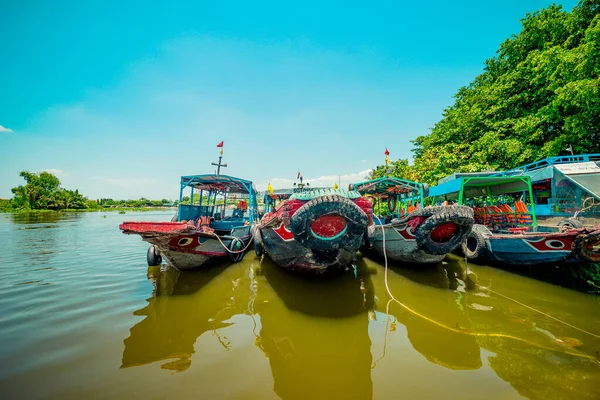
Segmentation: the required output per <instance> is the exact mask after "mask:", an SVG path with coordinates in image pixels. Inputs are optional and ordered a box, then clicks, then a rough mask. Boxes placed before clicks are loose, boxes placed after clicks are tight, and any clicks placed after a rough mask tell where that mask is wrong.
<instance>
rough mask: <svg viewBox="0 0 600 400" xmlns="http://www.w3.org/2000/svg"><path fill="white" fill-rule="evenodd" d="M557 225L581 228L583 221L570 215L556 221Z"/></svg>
mask: <svg viewBox="0 0 600 400" xmlns="http://www.w3.org/2000/svg"><path fill="white" fill-rule="evenodd" d="M558 227H560V228H568V229H577V228H583V223H582V222H581V221H579V220H578V219H577V218H574V217H571V218H567V219H563V220H562V221H560V222H559V223H558Z"/></svg>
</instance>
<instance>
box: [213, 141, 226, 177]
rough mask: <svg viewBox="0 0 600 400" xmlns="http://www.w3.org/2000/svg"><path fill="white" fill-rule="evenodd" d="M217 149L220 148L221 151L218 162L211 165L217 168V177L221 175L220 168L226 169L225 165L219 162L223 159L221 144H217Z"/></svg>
mask: <svg viewBox="0 0 600 400" xmlns="http://www.w3.org/2000/svg"><path fill="white" fill-rule="evenodd" d="M217 147H220V148H221V151H220V152H219V162H218V163H212V165H216V166H217V176H219V175H220V174H221V167H227V163H224V164H223V163H221V160H222V159H223V142H221V143H219V144H218V145H217Z"/></svg>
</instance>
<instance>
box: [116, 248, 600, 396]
mask: <svg viewBox="0 0 600 400" xmlns="http://www.w3.org/2000/svg"><path fill="white" fill-rule="evenodd" d="M249 261H250V260H249ZM384 275H385V274H384V270H383V268H382V267H381V266H380V265H377V264H376V263H374V262H373V261H370V260H366V259H360V258H359V261H358V264H357V267H356V269H350V270H348V271H346V272H344V273H342V274H339V275H337V276H334V277H330V278H329V279H328V277H326V276H325V277H321V279H305V278H302V277H298V276H296V275H292V274H289V273H288V272H287V271H286V270H283V269H281V268H279V267H277V266H276V265H275V264H273V263H272V262H271V261H270V260H269V259H268V258H265V259H264V260H262V264H261V265H260V266H259V262H258V260H257V259H253V260H251V261H250V262H242V263H238V264H234V265H222V266H215V267H214V268H209V269H207V270H200V271H187V272H179V271H175V270H167V271H160V270H159V269H152V268H151V269H149V278H150V280H151V281H152V282H153V283H154V285H155V290H154V293H153V296H152V297H151V298H150V299H148V303H147V305H146V306H145V307H144V308H142V309H140V310H138V311H136V312H135V313H134V314H135V315H138V316H143V317H144V319H143V320H141V321H139V322H137V323H136V324H135V325H134V326H133V327H132V328H131V329H130V335H129V337H128V338H127V339H125V340H124V344H125V349H124V351H123V355H122V365H121V367H122V368H127V367H132V366H139V365H145V364H152V363H156V364H157V365H159V366H160V368H162V369H166V370H169V371H175V372H180V371H186V373H185V374H177V376H178V377H182V376H183V377H184V378H186V382H187V384H188V385H192V386H193V385H197V386H198V387H199V388H201V389H199V390H205V391H206V390H209V389H210V391H211V395H212V397H219V396H220V397H227V396H229V397H252V398H268V397H269V396H271V393H272V392H271V388H272V390H273V392H274V393H275V394H276V395H277V396H279V397H280V398H282V399H287V400H289V399H306V398H308V399H320V398H328V399H330V398H356V399H370V398H373V397H374V396H382V397H383V398H388V397H389V398H393V397H394V396H396V395H397V393H399V392H402V391H403V392H402V393H405V394H407V396H408V397H411V398H431V397H435V398H437V397H440V396H443V395H444V393H446V392H448V393H454V392H457V391H462V392H464V394H465V396H466V397H467V398H483V397H485V396H486V395H487V393H489V392H490V391H492V392H493V391H496V390H497V391H498V393H496V395H497V397H496V398H514V397H517V396H519V395H520V396H524V397H527V398H529V399H540V400H541V399H546V398H560V399H573V400H575V399H578V400H580V399H581V400H588V399H589V400H591V399H598V398H600V386H598V385H597V382H600V361H599V360H598V359H597V357H599V355H598V353H597V352H598V351H600V338H599V337H597V336H594V335H598V334H599V332H600V320H599V319H598V311H599V308H598V306H599V304H598V303H597V301H596V299H595V298H594V297H592V296H589V295H586V294H583V293H579V292H575V291H570V290H567V289H561V288H557V287H556V286H554V285H550V284H547V283H544V282H540V281H537V280H533V279H528V278H523V277H517V278H516V277H515V275H514V274H511V273H507V272H505V271H501V270H498V269H494V268H489V267H483V266H470V267H469V273H468V275H469V278H467V270H466V266H465V263H464V260H462V259H460V258H458V257H450V258H447V259H446V260H445V262H444V263H441V264H438V265H437V266H436V267H435V268H431V269H416V270H415V269H412V270H411V269H408V268H398V267H396V266H394V267H392V268H390V269H389V271H388V284H389V288H390V290H391V291H392V293H393V294H394V296H395V297H396V298H397V299H398V301H399V302H401V304H399V303H396V302H391V303H389V304H388V300H389V295H388V294H387V290H386V287H385V282H384ZM486 288H490V289H492V290H493V291H490V290H488V289H486ZM375 293H376V294H377V296H378V298H379V300H378V301H377V314H376V313H375V311H374V309H375V303H376V298H375ZM535 310H538V311H539V312H538V311H535ZM385 312H387V314H388V315H386V314H385ZM548 315H552V316H553V317H554V318H557V319H560V320H564V321H565V322H566V323H568V324H570V325H572V326H569V325H566V324H564V323H561V322H559V321H557V320H556V319H553V318H550V317H549V316H548ZM375 316H377V318H376V321H374V319H375ZM388 316H389V320H386V318H388ZM384 324H385V325H384ZM384 326H385V330H384V329H383V328H384ZM573 326H577V327H578V328H580V329H581V330H577V329H575V328H573ZM404 329H405V331H406V334H404V332H403V330H404ZM584 331H585V332H584ZM586 332H588V333H586ZM370 335H371V336H370ZM372 340H373V345H372ZM407 344H408V346H407ZM411 348H412V349H414V350H415V351H416V352H413V351H412V349H411ZM195 353H197V354H195ZM372 354H373V355H372ZM194 355H196V357H194ZM265 357H266V359H265ZM192 364H194V365H193V367H192ZM149 367H150V368H153V370H152V371H145V373H154V372H157V368H158V367H155V366H149ZM269 368H270V371H269ZM372 368H374V369H372ZM454 371H460V373H459V374H455V373H454ZM269 372H270V373H269ZM449 372H450V374H449ZM153 376H154V375H153ZM160 376H162V375H160ZM390 377H393V379H390ZM457 377H460V379H457ZM188 378H189V379H188ZM499 378H500V379H499ZM374 381H375V382H376V383H377V384H376V385H375V387H374V385H373V382H374ZM503 381H505V382H508V383H509V384H510V386H512V388H510V387H508V386H507V385H506V384H505V383H504V382H503ZM181 382H182V381H180V380H166V381H165V382H163V383H165V384H167V385H172V386H171V388H173V387H179V386H177V385H180V384H181ZM431 382H438V383H439V386H437V387H435V385H433V386H432V385H431ZM224 387H225V388H226V389H223V390H221V388H224ZM207 388H209V389H207ZM219 390H221V391H219ZM227 390H229V391H227ZM203 393H204V392H203ZM374 393H375V394H374ZM205 394H206V393H205ZM503 396H504V397H503ZM271 397H272V396H271ZM492 397H493V396H492Z"/></svg>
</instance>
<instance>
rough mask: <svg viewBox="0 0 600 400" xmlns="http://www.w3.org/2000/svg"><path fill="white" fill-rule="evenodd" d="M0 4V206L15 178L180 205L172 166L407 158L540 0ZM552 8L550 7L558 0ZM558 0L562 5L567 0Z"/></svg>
mask: <svg viewBox="0 0 600 400" xmlns="http://www.w3.org/2000/svg"><path fill="white" fill-rule="evenodd" d="M160 3H162V4H159V2H156V4H155V2H152V1H143V2H142V1H126V2H123V1H119V2H117V1H85V2H80V1H61V2H59V3H52V2H47V1H20V2H7V1H5V2H0V16H2V17H1V18H0V20H1V22H2V23H0V198H1V197H4V198H9V197H11V192H10V188H11V187H14V186H17V185H19V184H21V183H22V180H21V178H20V177H19V176H18V172H19V171H21V170H29V171H36V172H37V171H42V170H49V171H51V172H54V173H56V174H57V176H59V178H60V179H61V181H62V183H63V186H64V187H66V188H69V189H76V188H77V189H79V190H80V191H81V192H82V193H83V194H84V195H87V196H88V197H90V198H99V197H112V198H139V197H142V196H144V197H149V198H165V197H166V198H175V197H176V196H177V193H178V181H179V176H181V175H189V174H201V173H210V172H213V169H212V167H211V166H210V163H211V162H212V161H216V159H217V157H218V149H217V148H216V144H217V143H218V142H220V141H221V140H224V141H225V161H227V162H228V164H229V167H228V168H227V169H226V173H228V174H231V175H235V176H240V177H244V178H247V179H252V180H254V182H255V183H256V184H257V186H258V188H259V189H264V188H265V187H266V185H267V183H268V182H271V183H272V184H273V186H274V187H276V188H278V187H286V186H289V185H291V182H293V180H294V178H295V176H296V172H297V171H298V169H300V171H301V172H302V174H303V175H304V177H305V178H307V179H309V180H310V181H311V182H313V184H314V185H329V184H332V182H333V181H334V180H336V181H337V179H338V176H340V177H341V178H340V179H341V181H342V184H345V183H347V182H348V181H355V180H359V179H362V178H363V177H364V176H365V175H366V173H367V171H368V170H369V169H370V168H373V167H375V166H376V165H378V164H381V163H382V162H383V160H384V156H383V151H384V150H385V148H386V147H387V148H388V149H389V150H390V152H391V155H390V157H391V158H392V159H397V158H409V159H412V153H411V148H412V146H411V143H410V141H411V140H412V139H414V138H415V137H417V136H419V135H423V134H427V133H428V132H429V129H430V128H431V127H432V126H433V125H434V124H435V123H436V122H437V121H438V120H439V119H440V118H441V114H442V111H443V109H444V108H445V107H447V106H449V105H451V104H452V96H453V94H454V93H455V92H456V91H457V89H458V88H459V87H461V86H464V85H466V84H468V83H469V82H470V81H471V80H472V79H473V78H474V77H475V76H476V75H477V74H479V73H480V72H481V71H482V67H483V62H484V60H485V59H486V58H490V57H492V56H493V55H494V52H495V51H496V50H497V48H498V46H499V44H500V43H501V42H502V41H503V40H504V39H505V38H507V37H508V36H510V35H511V34H515V33H518V32H519V30H520V24H519V19H520V18H522V17H524V15H525V14H526V13H527V12H532V11H535V10H537V9H540V8H542V7H546V6H547V5H549V4H550V3H551V2H550V1H542V0H529V1H526V0H521V1H516V0H504V1H496V0H490V1H462V2H461V1H454V2H448V1H437V0H434V1H429V2H410V3H405V4H403V3H404V2H398V1H390V2H355V3H352V2H322V1H321V2H310V1H303V2H298V3H295V4H294V3H289V2H280V1H278V2H260V3H259V2H256V3H255V2H235V1H230V2H210V3H209V2H192V1H190V2H168V3H164V2H160ZM559 3H560V2H559ZM560 4H563V7H564V8H565V9H567V10H570V9H571V8H572V7H573V6H574V5H575V4H576V2H575V1H565V2H562V3H560Z"/></svg>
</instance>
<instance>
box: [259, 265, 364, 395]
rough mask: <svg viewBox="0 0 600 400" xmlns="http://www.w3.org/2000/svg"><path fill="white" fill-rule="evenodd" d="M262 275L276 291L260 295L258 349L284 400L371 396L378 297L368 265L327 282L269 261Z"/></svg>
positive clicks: (358, 266) (261, 291)
mask: <svg viewBox="0 0 600 400" xmlns="http://www.w3.org/2000/svg"><path fill="white" fill-rule="evenodd" d="M262 272H263V274H264V276H265V277H266V280H267V282H268V284H269V287H270V288H272V289H273V291H271V290H262V289H259V291H258V297H257V302H256V309H255V310H256V312H257V313H258V314H260V320H261V324H262V328H261V330H260V338H259V340H258V341H257V346H258V347H259V348H260V349H261V350H262V351H263V352H264V353H265V355H266V356H267V357H268V359H269V363H270V365H271V372H272V373H273V379H274V391H275V393H276V394H277V395H278V396H280V397H281V398H282V399H286V400H287V399H315V398H324V399H334V398H356V399H370V398H372V391H373V383H372V381H371V363H372V357H371V340H370V339H369V332H368V327H369V318H368V315H374V312H373V309H374V293H373V283H372V281H371V277H370V275H369V272H368V270H367V267H366V265H365V264H364V262H360V261H359V263H358V265H357V267H356V268H355V269H353V270H349V271H345V272H344V273H343V274H342V275H341V276H334V277H329V279H328V278H327V277H324V279H318V280H305V279H302V278H299V277H297V276H293V275H291V274H289V273H288V272H287V271H285V270H282V269H281V268H278V267H277V266H276V265H274V264H273V263H271V262H266V263H263V265H262ZM279 299H280V300H281V301H280V300H279ZM283 316H287V318H285V323H282V320H281V318H282V317H283Z"/></svg>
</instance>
